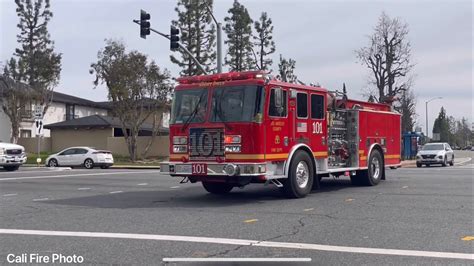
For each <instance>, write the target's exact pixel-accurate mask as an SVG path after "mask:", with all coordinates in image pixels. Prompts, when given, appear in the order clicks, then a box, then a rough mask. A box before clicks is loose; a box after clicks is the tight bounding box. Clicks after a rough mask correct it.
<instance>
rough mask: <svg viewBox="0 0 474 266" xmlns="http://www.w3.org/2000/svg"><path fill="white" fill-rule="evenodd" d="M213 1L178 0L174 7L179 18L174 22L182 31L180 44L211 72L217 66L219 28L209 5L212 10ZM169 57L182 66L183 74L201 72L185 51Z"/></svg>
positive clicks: (197, 73) (191, 74)
mask: <svg viewBox="0 0 474 266" xmlns="http://www.w3.org/2000/svg"><path fill="white" fill-rule="evenodd" d="M212 3H213V1H212V0H179V1H178V3H177V7H176V8H175V11H176V12H177V14H178V19H177V20H173V21H172V22H171V23H172V24H173V26H175V27H177V28H179V30H180V33H181V36H180V42H181V44H182V45H183V46H184V47H186V48H187V49H188V50H189V51H190V52H191V53H192V54H193V56H194V57H195V58H196V59H197V60H198V61H199V62H200V63H201V64H202V65H203V66H204V68H205V69H206V71H208V72H211V71H213V70H214V69H215V63H216V61H215V60H216V50H215V46H216V40H215V32H216V29H215V26H214V24H213V23H212V17H211V13H209V12H208V10H207V7H206V6H208V7H209V8H210V9H211V10H212ZM170 59H171V62H173V63H175V64H177V65H178V66H179V67H180V68H181V72H180V74H181V75H182V76H193V75H199V74H201V72H200V70H199V68H197V66H196V64H195V63H194V61H193V60H192V59H191V57H190V56H189V55H188V54H186V53H184V52H181V51H180V54H179V56H178V57H177V56H174V55H171V56H170Z"/></svg>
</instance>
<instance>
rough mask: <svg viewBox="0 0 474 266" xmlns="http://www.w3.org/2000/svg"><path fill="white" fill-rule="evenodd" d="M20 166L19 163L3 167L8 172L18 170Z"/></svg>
mask: <svg viewBox="0 0 474 266" xmlns="http://www.w3.org/2000/svg"><path fill="white" fill-rule="evenodd" d="M19 168H20V166H19V165H8V166H4V167H3V169H5V170H6V171H8V172H13V171H16V170H18V169H19Z"/></svg>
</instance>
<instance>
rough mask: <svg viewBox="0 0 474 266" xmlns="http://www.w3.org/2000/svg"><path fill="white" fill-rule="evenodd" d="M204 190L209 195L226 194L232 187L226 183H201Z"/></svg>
mask: <svg viewBox="0 0 474 266" xmlns="http://www.w3.org/2000/svg"><path fill="white" fill-rule="evenodd" d="M202 186H203V187H204V189H205V190H206V191H207V192H209V193H211V194H218V195H222V194H227V193H229V192H230V191H231V190H232V189H233V188H234V186H233V185H231V184H227V183H217V182H202Z"/></svg>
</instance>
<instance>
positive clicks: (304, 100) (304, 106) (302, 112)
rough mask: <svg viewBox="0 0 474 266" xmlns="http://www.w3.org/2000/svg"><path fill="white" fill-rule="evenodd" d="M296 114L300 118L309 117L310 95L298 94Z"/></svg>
mask: <svg viewBox="0 0 474 266" xmlns="http://www.w3.org/2000/svg"><path fill="white" fill-rule="evenodd" d="M296 114H297V116H298V118H307V117H308V94H306V93H300V92H299V93H297V94H296Z"/></svg>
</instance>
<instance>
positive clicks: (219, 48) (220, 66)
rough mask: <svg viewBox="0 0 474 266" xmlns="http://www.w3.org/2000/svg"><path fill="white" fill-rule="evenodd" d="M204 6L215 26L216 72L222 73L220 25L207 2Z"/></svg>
mask: <svg viewBox="0 0 474 266" xmlns="http://www.w3.org/2000/svg"><path fill="white" fill-rule="evenodd" d="M205 6H206V8H207V12H209V14H210V15H211V17H212V20H214V23H216V26H217V73H222V25H221V23H219V22H217V19H216V17H214V14H212V10H211V8H210V7H209V6H208V5H207V4H205Z"/></svg>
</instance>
